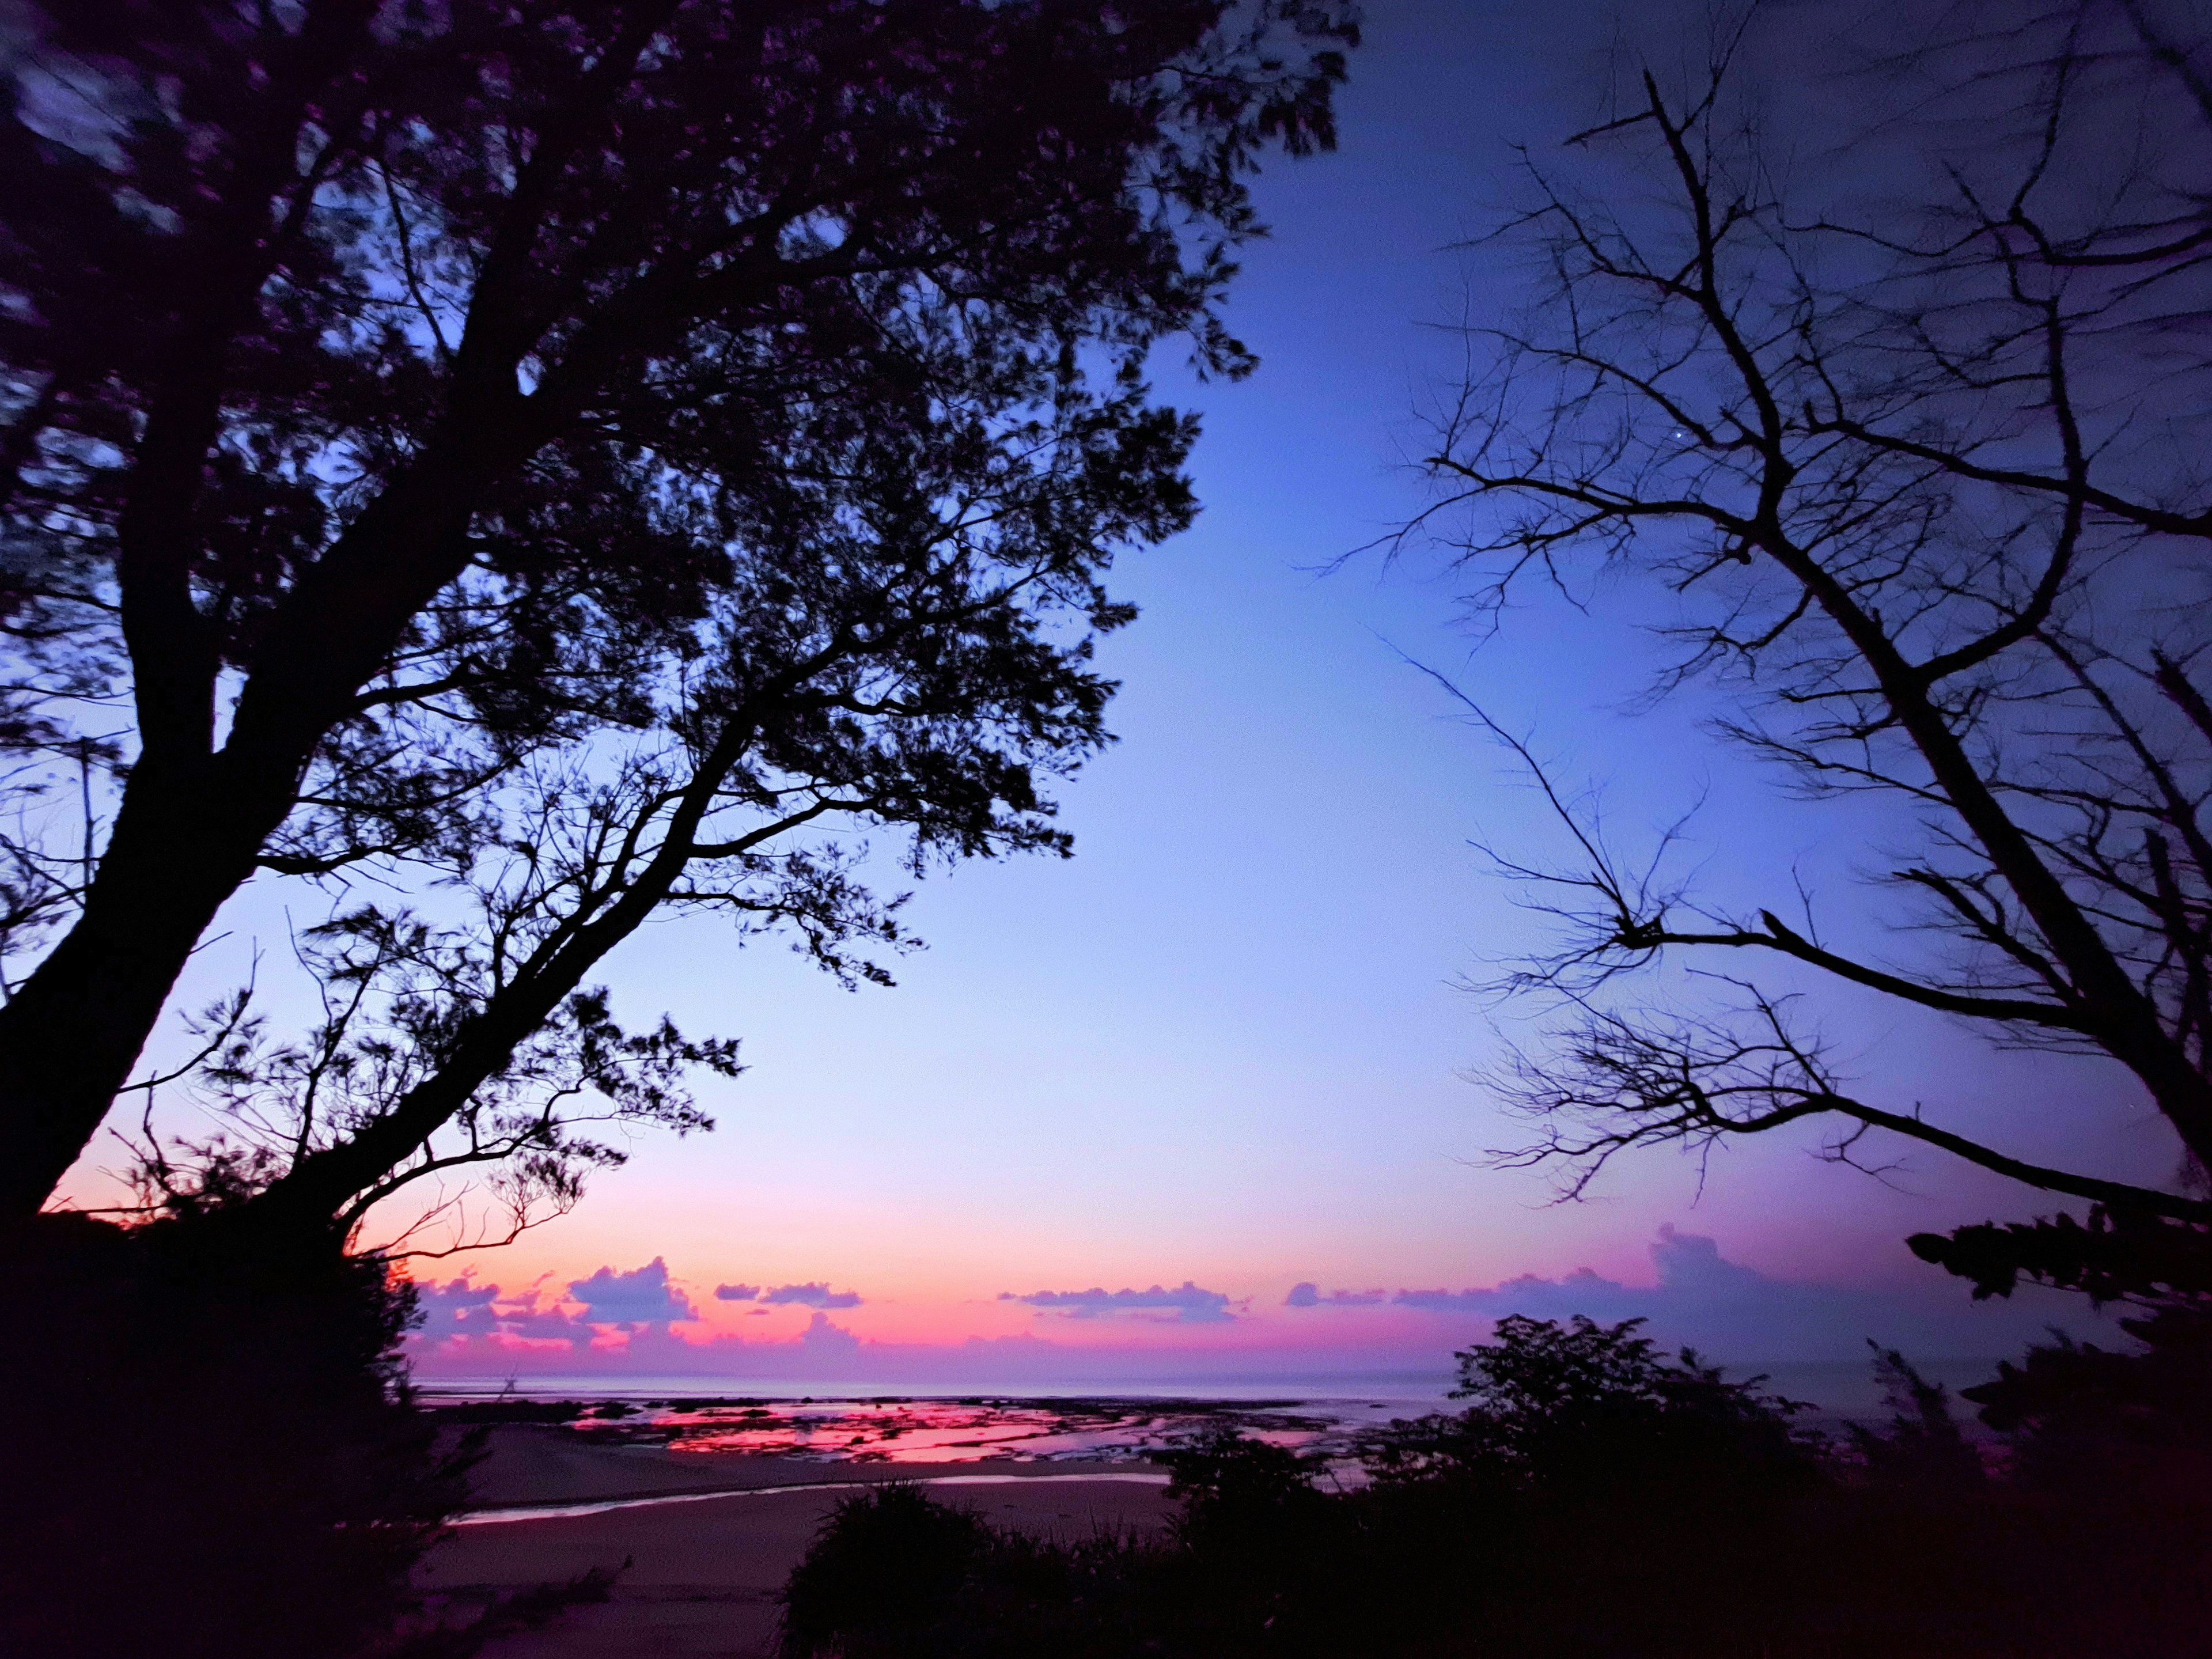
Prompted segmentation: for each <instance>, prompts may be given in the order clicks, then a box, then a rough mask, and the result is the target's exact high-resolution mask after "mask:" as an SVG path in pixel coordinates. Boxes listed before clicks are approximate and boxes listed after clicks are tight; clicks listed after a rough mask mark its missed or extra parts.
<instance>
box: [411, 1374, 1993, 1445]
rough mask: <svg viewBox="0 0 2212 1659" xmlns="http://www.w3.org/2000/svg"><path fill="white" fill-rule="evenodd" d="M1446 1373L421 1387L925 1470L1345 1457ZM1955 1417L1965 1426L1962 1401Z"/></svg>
mask: <svg viewBox="0 0 2212 1659" xmlns="http://www.w3.org/2000/svg"><path fill="white" fill-rule="evenodd" d="M1921 1369H1922V1371H1923V1375H1925V1376H1928V1377H1929V1379H1930V1380H1931V1381H1935V1382H1939V1383H1943V1384H1945V1385H1946V1386H1948V1387H1949V1388H1951V1389H1953V1390H1954V1392H1955V1391H1956V1390H1957V1389H1960V1388H1961V1387H1967V1386H1971V1385H1972V1384H1973V1383H1978V1382H1984V1381H1986V1380H1988V1379H1989V1378H1990V1376H1994V1375H1995V1373H1996V1362H1995V1361H1994V1360H1982V1359H1951V1360H1933V1361H1929V1362H1926V1363H1925V1364H1923V1365H1922V1367H1921ZM1761 1372H1764V1373H1765V1375H1766V1376H1767V1379H1768V1380H1767V1382H1766V1383H1765V1388H1766V1389H1768V1390H1769V1391H1770V1392H1772V1393H1776V1394H1779V1395H1784V1397H1786V1398H1789V1399H1792V1400H1797V1401H1804V1402H1806V1403H1807V1404H1808V1405H1809V1406H1810V1407H1812V1408H1813V1409H1812V1410H1811V1412H1809V1413H1808V1414H1807V1416H1806V1418H1805V1419H1802V1420H1804V1421H1806V1422H1808V1424H1810V1425H1814V1426H1828V1427H1834V1426H1837V1425H1840V1424H1841V1423H1842V1422H1843V1421H1845V1420H1850V1419H1859V1420H1869V1419H1879V1418H1880V1417H1881V1416H1883V1415H1885V1414H1886V1408H1885V1407H1884V1405H1883V1401H1882V1399H1881V1389H1880V1388H1879V1386H1878V1385H1877V1383H1875V1379H1874V1376H1873V1373H1872V1370H1871V1369H1870V1368H1869V1367H1868V1366H1866V1365H1854V1364H1787V1363H1784V1364H1772V1365H1767V1366H1741V1367H1731V1368H1729V1375H1731V1376H1738V1377H1741V1376H1753V1375H1758V1374H1759V1373H1761ZM1450 1383H1451V1379H1450V1378H1449V1376H1440V1375H1422V1374H1408V1373H1385V1374H1378V1375H1371V1376H1358V1375H1356V1374H1353V1375H1337V1376H1307V1377H1297V1376H1266V1377H1243V1378H1235V1377H1231V1378H1222V1377H1208V1378H1202V1379H1189V1378H1165V1377H1162V1378H1152V1379H1137V1380H1129V1379H1116V1380H1115V1381H1114V1382H1113V1383H1105V1384H1102V1383H1097V1382H1096V1381H1093V1382H1090V1383H1079V1382H1069V1383H1063V1384H1036V1383H1024V1384H1023V1385H1022V1386H1021V1387H1020V1388H1019V1389H1006V1388H1005V1387H1004V1386H1000V1387H995V1388H994V1387H990V1386H987V1385H980V1384H979V1385H975V1386H971V1387H967V1388H963V1387H960V1386H957V1385H951V1386H948V1385H945V1384H941V1383H931V1384H930V1385H929V1386H928V1387H927V1388H926V1389H920V1390H917V1391H914V1392H906V1391H901V1390H895V1389H891V1388H890V1387H888V1386H886V1385H885V1384H884V1383H856V1382H854V1381H852V1380H850V1379H838V1378H823V1379H820V1380H818V1381H814V1382H793V1381H792V1380H790V1379H788V1378H778V1379H775V1380H774V1381H769V1380H766V1379H757V1378H756V1379H747V1378H744V1377H700V1376H682V1377H654V1376H633V1377H609V1376H605V1375H599V1376H534V1377H532V1378H529V1379H528V1380H527V1381H526V1382H524V1381H518V1380H516V1379H513V1378H458V1379H456V1378H447V1379H437V1380H429V1381H425V1382H424V1383H423V1384H422V1393H423V1395H424V1399H425V1401H426V1403H428V1404H431V1405H434V1406H438V1405H465V1404H469V1403H477V1404H483V1403H485V1402H491V1401H507V1402H511V1403H514V1404H517V1405H525V1404H530V1403H536V1404H539V1405H543V1404H545V1403H547V1402H552V1401H571V1402H574V1403H575V1406H576V1410H575V1412H574V1413H573V1414H572V1415H571V1416H569V1417H568V1419H567V1421H566V1423H565V1425H564V1426H565V1427H566V1428H567V1429H568V1431H571V1432H574V1433H576V1434H578V1435H580V1436H583V1437H587V1438H589V1439H592V1440H594V1441H599V1442H602V1443H609V1444H640V1443H644V1444H653V1445H664V1446H666V1447H667V1448H668V1449H670V1450H671V1451H672V1452H677V1453H704V1452H748V1453H752V1454H756V1455H763V1456H775V1457H781V1458H787V1459H795V1460H798V1461H800V1462H825V1463H837V1462H865V1463H892V1464H896V1463H915V1464H922V1463H963V1462H981V1461H984V1460H992V1461H1000V1460H1012V1461H1016V1462H1068V1461H1082V1462H1119V1461H1134V1460H1137V1459H1141V1458H1143V1457H1146V1455H1150V1454H1152V1453H1154V1452H1158V1451H1160V1450H1162V1449H1167V1448H1170V1447H1172V1446H1174V1445H1176V1444H1178V1443H1182V1442H1185V1441H1188V1440H1189V1439H1191V1438H1193V1437H1195V1436H1197V1435H1199V1434H1201V1433H1204V1432H1206V1431H1212V1430H1216V1429H1224V1428H1226V1429H1231V1430H1234V1431H1236V1432H1237V1433H1239V1434H1243V1435H1247V1436H1249V1437H1254V1438H1256V1439H1261V1440H1265V1441H1267V1442H1269V1443H1273V1444H1276V1445H1280V1446H1284V1447H1286V1448H1289V1449H1294V1450H1297V1451H1300V1452H1302V1453H1304V1454H1306V1455H1314V1456H1319V1457H1323V1458H1327V1459H1328V1460H1330V1461H1332V1462H1345V1461H1346V1460H1349V1459H1350V1458H1351V1457H1352V1455H1353V1453H1354V1452H1355V1450H1356V1449H1357V1447H1358V1443H1360V1441H1361V1440H1362V1439H1363V1438H1364V1437H1367V1436H1369V1435H1370V1434H1372V1433H1373V1432H1374V1431H1376V1430H1377V1429H1380V1428H1382V1427H1383V1426H1384V1425H1388V1424H1389V1423H1390V1422H1391V1421H1392V1420H1394V1419H1400V1418H1409V1417H1419V1416H1422V1415H1424V1414H1425V1413H1431V1412H1439V1411H1450V1410H1453V1409H1455V1402H1454V1401H1451V1400H1450V1399H1449V1397H1448V1394H1447V1390H1448V1389H1449V1387H1450ZM1960 1415H1961V1417H1962V1418H1963V1419H1971V1409H1970V1408H1962V1409H1961V1412H1960Z"/></svg>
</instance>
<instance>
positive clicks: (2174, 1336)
mask: <svg viewBox="0 0 2212 1659" xmlns="http://www.w3.org/2000/svg"><path fill="white" fill-rule="evenodd" d="M2136 1332H2137V1334H2138V1335H2139V1336H2141V1337H2142V1339H2143V1340H2144V1343H2145V1348H2146V1352H2142V1353H2141V1354H2135V1355H2119V1354H2106V1353H2100V1352H2099V1351H2098V1350H2095V1349H2093V1348H2088V1347H2075V1346H2063V1345H2062V1346H2059V1347H2054V1348H2038V1349H2035V1350H2033V1351H2031V1352H2030V1354H2029V1356H2028V1358H2027V1363H2026V1364H2025V1366H2024V1367H2021V1368H2014V1367H2007V1368H2006V1370H2005V1372H2004V1374H2003V1376H2002V1377H2001V1378H2000V1379H1999V1381H1998V1382H1997V1383H1993V1384H1990V1385H1988V1386H1987V1387H1985V1388H1983V1389H1975V1390H1973V1391H1972V1392H1973V1395H1975V1397H1976V1398H1977V1399H1978V1400H1979V1401H1982V1402H1983V1403H1984V1413H1983V1415H1984V1422H1985V1423H1987V1424H1988V1425H1990V1427H1991V1428H1992V1429H1994V1430H1996V1431H1998V1433H1999V1436H2000V1438H1999V1440H1998V1441H1997V1442H1996V1443H1995V1444H1994V1445H1993V1446H1992V1448H1991V1451H1992V1453H1993V1455H1991V1456H1990V1457H1984V1455H1982V1454H1981V1453H1980V1452H1979V1451H1978V1449H1977V1448H1976V1446H1975V1445H1974V1443H1972V1442H1971V1441H1969V1440H1968V1438H1967V1437H1966V1435H1965V1433H1964V1432H1963V1431H1962V1430H1961V1428H1960V1425H1959V1424H1958V1423H1957V1421H1956V1420H1955V1419H1954V1417H1953V1415H1952V1413H1951V1408H1950V1401H1949V1400H1948V1396H1947V1394H1946V1391H1945V1390H1944V1389H1942V1388H1941V1387H1940V1386H1938V1385H1936V1384H1932V1383H1928V1382H1926V1381H1925V1380H1924V1379H1923V1378H1921V1377H1920V1376H1918V1375H1917V1373H1915V1372H1914V1371H1913V1370H1912V1368H1911V1366H1910V1365H1909V1364H1905V1361H1904V1360H1903V1359H1902V1358H1900V1357H1899V1356H1898V1355H1896V1354H1894V1353H1887V1352H1882V1353H1878V1354H1877V1372H1878V1375H1880V1376H1881V1378H1882V1380H1883V1381H1884V1382H1885V1383H1887V1385H1888V1388H1889V1393H1890V1396H1891V1401H1892V1404H1893V1407H1894V1409H1895V1411H1896V1415H1895V1417H1894V1418H1893V1420H1892V1421H1891V1422H1890V1423H1889V1425H1887V1427H1886V1428H1882V1429H1871V1428H1868V1429H1861V1430H1858V1431H1855V1432H1854V1433H1853V1434H1852V1435H1850V1437H1848V1438H1847V1439H1846V1440H1844V1441H1843V1442H1840V1443H1838V1442H1830V1441H1825V1440H1823V1439H1821V1438H1820V1437H1818V1436H1815V1435H1813V1434H1811V1433H1808V1432H1806V1431H1802V1430H1801V1429H1799V1428H1798V1427H1796V1425H1795V1424H1794V1422H1793V1418H1794V1417H1795V1415H1796V1407H1793V1406H1792V1405H1791V1404H1790V1402H1788V1401H1782V1400H1778V1399H1777V1398H1775V1397H1773V1396H1771V1395H1765V1394H1762V1393H1760V1392H1759V1389H1758V1387H1757V1384H1756V1382H1755V1381H1754V1382H1753V1383H1730V1382H1728V1381H1726V1380H1725V1379H1724V1378H1723V1377H1722V1376H1720V1375H1719V1373H1717V1371H1715V1370H1711V1369H1709V1368H1707V1367H1705V1366H1703V1365H1701V1364H1699V1363H1698V1362H1697V1360H1696V1358H1695V1357H1694V1356H1693V1355H1690V1354H1685V1355H1684V1356H1683V1357H1682V1358H1681V1360H1680V1362H1679V1363H1676V1362H1673V1361H1669V1360H1668V1359H1667V1358H1665V1357H1663V1356H1662V1355H1660V1354H1658V1353H1657V1352H1656V1350H1655V1348H1654V1346H1653V1345H1652V1344H1651V1343H1650V1341H1649V1340H1647V1339H1644V1338H1643V1337H1641V1336H1639V1335H1638V1334H1637V1322H1628V1323H1626V1324H1623V1325H1618V1326H1613V1327H1609V1328H1608V1327H1605V1326H1600V1325H1597V1324H1595V1323H1593V1322H1590V1321H1589V1320H1586V1319H1579V1318H1578V1319H1577V1320H1575V1321H1573V1322H1571V1324H1569V1325H1566V1326H1561V1325H1559V1324H1556V1323H1553V1322H1543V1321H1534V1320H1527V1319H1511V1320H1507V1321H1504V1322H1502V1323H1501V1324H1500V1327H1499V1328H1498V1334H1497V1338H1496V1340H1494V1341H1493V1342H1492V1343H1489V1344H1486V1345H1483V1346H1478V1347H1475V1348H1473V1349H1470V1350H1469V1351H1468V1352H1466V1353H1464V1354H1462V1356H1461V1357H1460V1358H1461V1365H1462V1388H1461V1389H1460V1395H1461V1397H1462V1398H1466V1399H1468V1400H1470V1401H1472V1402H1473V1403H1472V1404H1471V1405H1470V1406H1469V1407H1468V1409H1467V1410H1466V1411H1464V1412H1462V1413H1458V1414H1456V1415H1451V1416H1440V1417H1435V1418H1430V1419H1423V1420H1421V1421H1419V1422H1415V1423H1404V1424H1399V1425H1394V1427H1393V1429H1392V1430H1391V1431H1389V1433H1387V1434H1385V1435H1384V1436H1383V1437H1381V1438H1380V1439H1379V1440H1378V1441H1377V1442H1376V1444H1375V1445H1374V1446H1372V1447H1371V1448H1370V1449H1368V1452H1367V1455H1366V1460H1365V1461H1366V1463H1367V1468H1368V1472H1369V1474H1370V1477H1371V1478H1370V1480H1369V1481H1368V1482H1367V1483H1366V1484H1365V1485H1364V1486H1359V1487H1358V1488H1357V1489H1354V1490H1351V1491H1328V1490H1324V1489H1322V1486H1320V1485H1318V1484H1317V1479H1316V1478H1317V1476H1318V1475H1319V1474H1320V1471H1319V1470H1318V1469H1317V1468H1316V1467H1315V1466H1314V1465H1313V1464H1311V1463H1310V1462H1305V1461H1303V1460H1301V1459H1299V1458H1298V1457H1297V1456H1296V1455H1293V1454H1292V1453H1290V1452H1288V1451H1285V1450H1284V1449H1281V1448H1279V1447H1274V1446H1270V1445H1267V1444H1264V1443H1259V1442H1255V1441H1250V1440H1244V1439H1241V1438H1238V1437H1236V1436H1234V1435H1231V1434H1226V1433H1225V1434H1222V1435H1219V1436H1218V1437H1212V1438H1210V1439H1207V1440H1204V1441H1201V1442H1200V1443H1195V1444H1193V1445H1191V1446H1188V1447H1187V1448H1185V1449H1182V1451H1180V1452H1177V1453H1175V1454H1171V1455H1170V1456H1169V1457H1168V1458H1167V1460H1166V1461H1167V1462H1168V1464H1169V1467H1170V1469H1171V1471H1172V1477H1173V1480H1172V1485H1171V1486H1170V1495H1171V1496H1174V1497H1176V1498H1180V1499H1181V1500H1182V1513H1181V1515H1180V1516H1179V1517H1178V1518H1177V1520H1176V1522H1174V1523H1173V1525H1172V1526H1171V1527H1170V1529H1169V1532H1168V1534H1166V1535H1165V1536H1164V1538H1159V1539H1147V1538H1143V1537H1138V1536H1115V1535H1107V1534H1101V1535H1097V1536H1093V1537H1091V1538H1088V1539H1080V1540H1076V1541H1065V1542H1063V1541H1037V1540H1035V1539H1030V1538H1027V1537H1024V1536H1021V1535H1019V1534H1012V1533H1006V1532H1001V1531H1000V1530H998V1529H997V1528H994V1527H992V1526H990V1525H989V1524H987V1522H984V1521H982V1520H981V1519H980V1518H978V1517H975V1516H971V1515H969V1514H966V1513H963V1512H962V1511H960V1510H954V1509H949V1508H946V1507H945V1506H942V1505H939V1504H935V1503H933V1501H931V1500H930V1499H929V1498H927V1497H926V1496H924V1495H923V1494H922V1493H921V1492H920V1491H919V1490H918V1489H915V1488H913V1487H896V1486H894V1487H885V1488H878V1489H877V1490H875V1491H873V1492H868V1493H866V1494H864V1495H861V1496H859V1497H855V1498H852V1499H851V1500H849V1501H848V1502H847V1503H846V1504H843V1505H842V1507H841V1508H840V1509H839V1510H838V1511H837V1512H836V1514H835V1515H834V1516H832V1517H831V1519H830V1520H829V1522H828V1523H827V1524H826V1525H825V1526H824V1528H823V1532H822V1534H821V1535H820V1536H819V1537H818V1538H817V1541H816V1542H815V1545H814V1547H813V1548H812V1549H811V1551H810V1553H808V1555H807V1558H806V1559H805V1562H804V1563H802V1564H801V1565H800V1566H799V1569H798V1571H795V1572H794V1573H793V1576H792V1578H791V1581H790V1583H789V1585H788V1586H787V1589H786V1592H785V1601H786V1607H787V1614H786V1625H785V1642H784V1653H785V1655H786V1659H813V1656H830V1655H836V1656H841V1659H1018V1656H1019V1659H1026V1656H1031V1655H1035V1656H1045V1655H1050V1656H1053V1659H1087V1656H1097V1659H1107V1656H1115V1659H1121V1656H1128V1655H1135V1654H1145V1655H1158V1656H1163V1659H1177V1656H1189V1659H1200V1656H1206V1659H1218V1656H1243V1655H1249V1656H1255V1659H1260V1656H1284V1659H1291V1656H1305V1655H1313V1656H1321V1655H1342V1654H1348V1653H1357V1654H1362V1655H1374V1656H1406V1659H1428V1656H1445V1655H1511V1656H1516V1659H1524V1656H1525V1659H1536V1656H1553V1655H1556V1656H1562V1659H1565V1656H1577V1659H1580V1656H1592V1659H1595V1656H1598V1655H1606V1656H1615V1659H1620V1656H1636V1659H1644V1656H1670V1659H1671V1656H1684V1659H1687V1656H1691V1655H1697V1656H1701V1659H1728V1656H1736V1655H1741V1656H1745V1659H1751V1656H1759V1659H1783V1656H1807V1659H1815V1656H1817V1659H1841V1656H1857V1655H1867V1656H1873V1655H1877V1654H1878V1655H1882V1656H1891V1655H1897V1654H1904V1653H1910V1654H1913V1655H1917V1656H1960V1659H1965V1656H1994V1655H2007V1656H2044V1655H2051V1656H2057V1655H2075V1654H2081V1655H2087V1654H2090V1653H2095V1654H2098V1655H2100V1656H2114V1655H2122V1656H2124V1655H2135V1654H2142V1655H2146V1656H2148V1655H2152V1654H2158V1655H2166V1654H2170V1653H2173V1652H2177V1651H2180V1650H2184V1649H2185V1648H2186V1647H2187V1646H2188V1645H2189V1642H2188V1641H2187V1640H2184V1639H2181V1638H2185V1637H2189V1638H2193V1637H2194V1635H2195V1633H2196V1632H2201V1631H2202V1630H2203V1628H2204V1626H2205V1619H2206V1615H2207V1613H2212V1606H2208V1598H2207V1596H2206V1594H2205V1591H2204V1589H2203V1583H2202V1574H2201V1572H2200V1571H2198V1566H2199V1564H2201V1562H2202V1561H2203V1559H2204V1554H2205V1550H2206V1547H2207V1546H2208V1545H2212V1500H2208V1498H2206V1496H2205V1493H2206V1491H2207V1482H2206V1480H2205V1477H2206V1475H2207V1474H2212V1453H2208V1449H2207V1447H2206V1444H2205V1437H2204V1434H2203V1428H2202V1425H2203V1421H2204V1417H2203V1413H2201V1412H2197V1411H2196V1410H2195V1409H2194V1406H2193V1402H2195V1401H2201V1400H2202V1399H2203V1387H2204V1383H2205V1380H2206V1378H2208V1377H2212V1363H2208V1361H2209V1360H2212V1341H2208V1333H2212V1322H2208V1321H2207V1320H2206V1319H2205V1318H2204V1316H2202V1315H2200V1314H2196V1313H2192V1312H2191V1311H2190V1310H2169V1311H2168V1312H2167V1313H2166V1314H2162V1315H2160V1316H2158V1318H2157V1319H2156V1320H2153V1321H2144V1322H2138V1323H2137V1325H2136ZM2183 1376H2188V1377H2190V1378H2191V1379H2193V1381H2192V1383H2191V1385H2190V1386H2191V1387H2193V1388H2194V1389H2196V1390H2197V1392H2196V1393H2195V1394H2194V1395H2187V1391H2186V1389H2183V1388H2182V1387H2181V1385H2180V1384H2179V1382H2178V1379H2179V1378H2181V1377H2183ZM2077 1383H2086V1386H2077ZM2114 1401H2118V1402H2119V1403H2118V1405H2117V1406H2115V1405H2114V1403H2113V1402H2114ZM2116 1437H2118V1438H2119V1439H2122V1440H2124V1441H2125V1443H2127V1444H2129V1445H2130V1446H2133V1447H2136V1448H2137V1449H2149V1448H2152V1447H2156V1448H2157V1455H2155V1457H2146V1456H2137V1457H2136V1458H2134V1459H2133V1460H2131V1461H2130V1462H2125V1463H2122V1464H2118V1465H2115V1464H2112V1463H2109V1462H2105V1461H2103V1460H2102V1458H2101V1457H2100V1455H2099V1453H2100V1450H2101V1449H2109V1448H2110V1447H2111V1446H2112V1444H2114V1443H2115V1440H2116Z"/></svg>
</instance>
